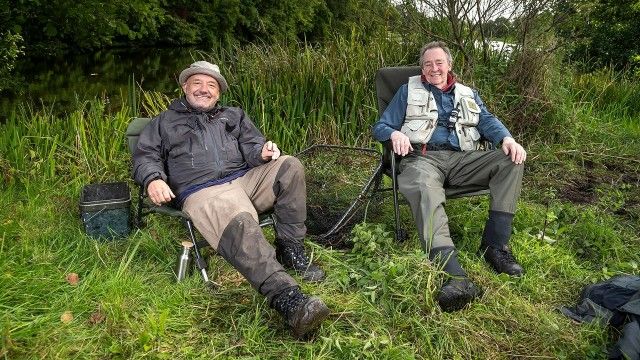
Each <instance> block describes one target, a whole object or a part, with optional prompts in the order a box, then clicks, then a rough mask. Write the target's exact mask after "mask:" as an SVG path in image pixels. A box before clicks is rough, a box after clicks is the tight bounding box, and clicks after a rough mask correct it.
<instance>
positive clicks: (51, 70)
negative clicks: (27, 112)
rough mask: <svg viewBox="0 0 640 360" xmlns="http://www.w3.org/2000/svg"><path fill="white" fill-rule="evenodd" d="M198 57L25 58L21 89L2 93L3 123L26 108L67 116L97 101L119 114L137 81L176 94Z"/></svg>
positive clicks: (182, 52)
mask: <svg viewBox="0 0 640 360" xmlns="http://www.w3.org/2000/svg"><path fill="white" fill-rule="evenodd" d="M197 56H198V52H197V50H195V49H192V48H174V49H151V48H149V49H146V48H143V49H136V50H131V49H127V50H104V51H98V52H95V53H91V54H79V55H67V56H64V57H58V58H48V59H27V58H21V59H19V61H18V64H17V66H16V69H15V76H16V84H17V86H16V89H14V90H12V91H4V92H2V93H0V122H4V121H6V119H7V117H8V116H9V114H10V113H11V112H12V111H14V110H15V109H17V108H18V107H19V106H20V105H30V106H33V107H36V108H40V107H46V108H47V109H49V110H50V111H53V112H55V113H63V112H67V111H70V110H73V108H74V107H75V105H77V102H78V101H84V100H88V99H92V98H94V97H96V96H100V97H105V98H107V99H109V107H110V108H111V109H114V110H116V109H118V108H119V107H120V106H121V104H122V97H125V98H126V97H127V95H128V88H129V84H130V83H131V81H132V79H135V82H136V84H137V86H140V87H141V88H142V89H144V90H155V91H160V92H163V93H166V94H176V91H177V89H178V84H177V81H176V79H177V78H178V74H179V73H180V71H181V70H182V69H183V68H185V67H186V66H188V65H189V64H190V63H191V62H193V59H194V57H197Z"/></svg>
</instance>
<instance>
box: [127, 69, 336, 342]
mask: <svg viewBox="0 0 640 360" xmlns="http://www.w3.org/2000/svg"><path fill="white" fill-rule="evenodd" d="M179 82H180V85H181V87H182V90H183V91H184V94H185V96H184V97H182V98H180V99H176V100H174V101H173V102H172V103H171V104H170V105H169V108H168V109H167V110H166V111H164V112H162V113H161V114H160V115H158V116H157V117H156V118H154V119H153V120H152V121H151V122H150V123H149V125H148V126H147V127H146V128H145V129H144V130H143V132H142V133H141V134H140V138H139V140H138V147H137V149H136V151H135V153H134V156H133V161H134V166H133V177H134V178H135V180H136V182H138V183H140V184H143V185H144V187H145V189H147V194H148V195H149V198H150V200H151V201H152V202H153V203H155V204H156V205H160V204H163V203H169V202H172V204H174V205H175V206H177V207H180V208H182V211H183V212H185V213H186V214H188V215H189V216H190V217H191V219H192V221H193V223H194V225H195V226H196V228H197V229H198V231H200V233H201V234H202V236H203V237H204V238H205V239H206V240H207V241H208V242H209V244H210V245H211V247H212V248H213V249H215V250H216V251H217V252H218V253H219V254H220V255H221V256H222V257H223V258H224V259H225V260H226V261H228V262H229V263H230V264H231V265H232V266H233V267H234V268H236V269H237V270H238V271H239V272H240V273H241V274H242V275H243V276H244V277H245V278H246V279H247V280H248V281H249V283H250V284H251V286H252V287H253V288H254V289H256V290H257V291H258V292H259V293H260V294H262V295H264V296H265V297H266V298H267V299H268V301H269V304H270V306H271V307H272V308H274V309H275V310H277V311H278V312H279V313H280V314H282V316H283V317H284V318H285V320H286V322H287V323H288V324H289V326H291V327H292V330H293V332H294V334H295V335H296V336H302V335H304V334H306V333H308V332H309V331H311V330H313V329H315V328H317V327H318V326H319V325H320V323H321V322H322V321H323V320H324V319H325V318H326V317H327V316H328V314H329V309H328V308H327V306H326V305H325V304H324V303H323V302H322V300H321V299H319V298H317V297H309V296H307V295H305V294H303V293H302V292H301V291H300V288H299V286H298V284H297V283H296V281H295V280H294V279H293V278H292V277H291V276H290V275H289V274H288V273H287V272H286V271H285V267H286V268H290V269H293V270H294V271H296V272H297V273H299V274H301V275H302V277H303V279H305V280H307V281H321V280H323V279H324V272H323V271H322V269H320V268H319V267H318V266H317V265H315V264H312V263H311V262H310V261H309V259H308V257H307V256H306V255H305V253H304V246H303V239H304V236H305V234H306V227H305V224H304V221H305V219H306V189H305V181H304V169H303V166H302V164H301V163H300V161H299V160H298V159H296V158H295V157H292V156H286V155H283V156H280V150H279V149H278V146H277V145H276V144H275V143H273V142H271V141H266V139H265V138H264V136H263V135H262V134H261V133H260V131H259V130H258V129H257V128H256V126H255V125H254V124H253V122H252V121H251V120H250V119H249V117H248V116H247V114H245V113H244V111H243V110H242V109H240V108H236V107H226V106H220V105H219V104H218V99H219V97H220V94H221V93H222V92H224V91H226V90H227V88H228V85H227V81H226V80H225V78H224V76H222V74H221V73H220V69H219V68H218V66H217V65H214V64H211V63H209V62H206V61H197V62H194V63H193V64H191V66H189V67H188V68H186V69H184V70H183V71H182V72H181V73H180V77H179ZM269 209H273V210H274V214H275V220H276V221H275V230H276V241H275V245H276V248H275V249H274V248H273V247H272V246H271V244H269V242H268V241H267V240H266V239H265V237H264V235H263V233H262V230H261V229H260V226H259V224H258V214H259V213H262V212H264V211H267V210H269ZM283 266H284V267H283Z"/></svg>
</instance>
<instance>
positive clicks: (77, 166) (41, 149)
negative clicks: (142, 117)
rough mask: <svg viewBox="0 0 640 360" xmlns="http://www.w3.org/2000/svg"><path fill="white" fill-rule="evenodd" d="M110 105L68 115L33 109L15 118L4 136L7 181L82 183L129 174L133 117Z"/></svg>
mask: <svg viewBox="0 0 640 360" xmlns="http://www.w3.org/2000/svg"><path fill="white" fill-rule="evenodd" d="M105 104H106V102H105V101H104V100H102V99H94V100H91V101H86V102H82V103H78V105H77V109H76V110H74V111H73V112H71V113H69V114H66V115H55V114H54V113H53V112H52V111H50V110H48V109H46V108H45V109H39V110H34V109H33V108H30V107H25V108H22V109H21V111H19V112H17V113H15V114H12V116H10V117H9V118H8V120H7V123H6V124H4V125H3V131H2V132H1V133H0V159H4V161H0V166H4V167H7V168H6V169H2V170H3V173H5V178H6V179H5V180H6V181H5V183H7V184H11V183H13V182H14V181H16V180H19V181H20V182H22V183H24V184H28V183H30V182H31V181H33V180H35V179H36V178H37V179H38V181H42V180H50V181H63V182H71V183H75V184H81V183H83V182H86V181H100V180H103V179H106V178H113V177H114V176H115V177H119V178H122V177H124V176H126V174H127V165H126V162H127V157H126V147H125V146H126V143H125V136H124V134H125V129H126V126H127V124H128V123H129V120H130V118H131V116H130V115H129V111H128V108H127V107H126V106H123V107H122V109H121V110H119V111H117V112H116V113H113V114H111V113H109V112H108V111H107V110H106V109H105Z"/></svg>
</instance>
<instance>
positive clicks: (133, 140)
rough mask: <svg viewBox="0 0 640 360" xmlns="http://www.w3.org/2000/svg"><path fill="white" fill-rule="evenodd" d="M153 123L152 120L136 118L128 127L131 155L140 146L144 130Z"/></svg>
mask: <svg viewBox="0 0 640 360" xmlns="http://www.w3.org/2000/svg"><path fill="white" fill-rule="evenodd" d="M149 122H151V118H134V119H133V120H132V121H131V122H130V123H129V126H127V133H126V134H127V143H128V144H129V153H131V154H132V155H133V153H134V152H135V151H136V146H137V145H138V137H139V136H140V133H141V132H142V129H144V128H145V126H147V124H149Z"/></svg>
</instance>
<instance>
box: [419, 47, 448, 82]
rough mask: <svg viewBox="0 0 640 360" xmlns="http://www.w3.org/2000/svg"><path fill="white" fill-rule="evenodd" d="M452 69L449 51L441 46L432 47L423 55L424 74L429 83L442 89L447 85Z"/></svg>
mask: <svg viewBox="0 0 640 360" xmlns="http://www.w3.org/2000/svg"><path fill="white" fill-rule="evenodd" d="M449 71H451V63H450V62H449V59H448V57H447V53H446V52H445V51H444V50H442V49H441V48H438V47H437V48H432V49H429V50H427V51H425V52H424V54H423V55H422V74H423V75H424V76H425V77H426V78H427V82H429V84H431V85H433V86H435V87H437V88H438V89H440V90H442V89H444V88H445V87H446V86H447V75H448V74H449Z"/></svg>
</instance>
